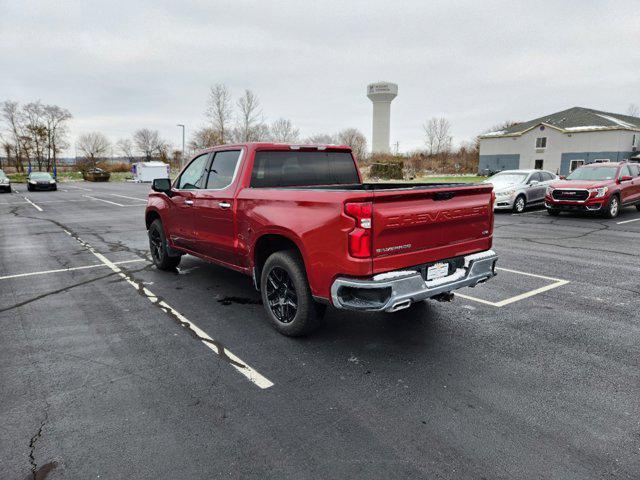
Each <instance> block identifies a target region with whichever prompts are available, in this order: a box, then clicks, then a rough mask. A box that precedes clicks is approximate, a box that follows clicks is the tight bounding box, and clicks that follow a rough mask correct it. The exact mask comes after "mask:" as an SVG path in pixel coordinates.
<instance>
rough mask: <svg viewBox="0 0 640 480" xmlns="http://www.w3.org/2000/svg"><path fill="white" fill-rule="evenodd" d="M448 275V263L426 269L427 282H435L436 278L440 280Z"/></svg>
mask: <svg viewBox="0 0 640 480" xmlns="http://www.w3.org/2000/svg"><path fill="white" fill-rule="evenodd" d="M447 275H449V264H448V263H436V264H435V265H431V266H430V267H427V278H426V279H427V280H435V279H436V278H442V277H446V276H447Z"/></svg>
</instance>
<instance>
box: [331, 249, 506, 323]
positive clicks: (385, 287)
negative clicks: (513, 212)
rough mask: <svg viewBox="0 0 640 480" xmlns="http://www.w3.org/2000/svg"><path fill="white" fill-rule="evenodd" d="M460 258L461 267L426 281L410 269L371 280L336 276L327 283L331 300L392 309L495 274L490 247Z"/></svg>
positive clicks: (339, 304)
mask: <svg viewBox="0 0 640 480" xmlns="http://www.w3.org/2000/svg"><path fill="white" fill-rule="evenodd" d="M464 259H465V264H464V267H463V268H458V269H457V270H456V271H455V272H454V273H453V274H451V275H449V276H447V277H443V278H439V279H436V280H431V281H428V282H427V281H425V280H424V279H423V278H422V275H421V274H420V273H419V272H418V271H416V270H411V269H408V270H400V271H395V272H388V273H383V274H380V275H376V276H374V277H373V278H372V279H371V280H361V279H354V278H344V277H339V278H337V279H336V280H335V281H334V282H333V285H332V286H331V300H332V302H333V305H334V307H336V308H342V309H349V310H365V311H385V312H396V311H398V310H402V309H403V308H407V307H408V306H409V305H411V304H412V303H414V302H419V301H421V300H426V299H427V298H432V297H435V296H437V295H441V294H446V293H449V292H452V291H453V290H457V289H459V288H464V287H474V286H476V285H477V284H478V283H481V282H484V281H486V280H488V279H490V278H491V277H494V276H495V275H496V273H495V265H496V262H497V261H498V255H496V253H495V252H494V251H493V250H487V251H485V252H480V253H475V254H473V255H467V256H466V257H464Z"/></svg>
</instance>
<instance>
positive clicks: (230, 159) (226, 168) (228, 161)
mask: <svg viewBox="0 0 640 480" xmlns="http://www.w3.org/2000/svg"><path fill="white" fill-rule="evenodd" d="M239 159H240V150H229V151H225V152H216V154H215V156H214V157H213V161H212V162H211V167H210V168H209V171H208V175H207V186H206V187H205V188H206V189H207V190H222V189H223V188H226V187H228V186H229V185H231V182H233V174H234V173H235V171H236V167H237V165H238V160H239Z"/></svg>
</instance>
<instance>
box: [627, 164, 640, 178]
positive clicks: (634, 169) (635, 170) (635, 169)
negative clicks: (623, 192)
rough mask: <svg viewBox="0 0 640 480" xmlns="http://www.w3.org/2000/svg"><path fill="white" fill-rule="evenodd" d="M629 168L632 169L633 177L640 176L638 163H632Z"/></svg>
mask: <svg viewBox="0 0 640 480" xmlns="http://www.w3.org/2000/svg"><path fill="white" fill-rule="evenodd" d="M629 170H631V176H632V177H640V167H638V165H633V164H630V165H629Z"/></svg>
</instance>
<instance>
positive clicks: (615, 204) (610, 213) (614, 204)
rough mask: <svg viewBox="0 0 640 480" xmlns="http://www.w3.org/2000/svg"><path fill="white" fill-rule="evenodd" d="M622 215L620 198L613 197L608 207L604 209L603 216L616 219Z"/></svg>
mask: <svg viewBox="0 0 640 480" xmlns="http://www.w3.org/2000/svg"><path fill="white" fill-rule="evenodd" d="M618 213H620V198H619V197H618V195H611V198H610V199H609V203H608V204H607V207H606V208H605V209H604V212H603V215H604V217H605V218H616V217H617V216H618Z"/></svg>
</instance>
